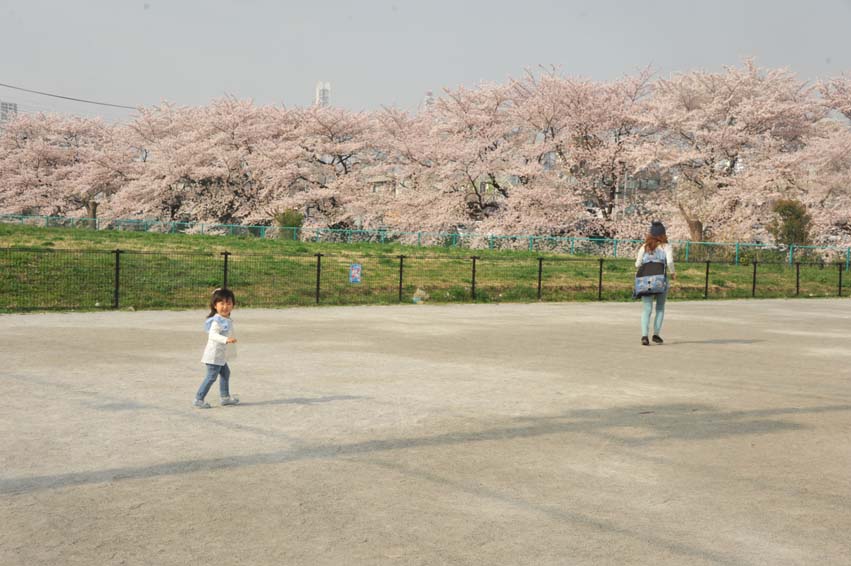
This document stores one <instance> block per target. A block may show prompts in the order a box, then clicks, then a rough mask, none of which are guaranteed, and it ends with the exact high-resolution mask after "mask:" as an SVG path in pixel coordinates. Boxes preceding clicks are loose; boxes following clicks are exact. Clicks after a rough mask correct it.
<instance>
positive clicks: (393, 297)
mask: <svg viewBox="0 0 851 566" xmlns="http://www.w3.org/2000/svg"><path fill="white" fill-rule="evenodd" d="M0 268H2V269H3V273H4V277H2V279H0V310H3V311H5V312H14V311H29V310H49V309H59V310H61V309H71V310H74V309H84V310H96V309H117V308H128V307H133V308H136V309H158V308H197V307H201V308H203V307H204V306H205V305H204V303H205V301H206V297H208V296H209V294H210V292H211V291H212V289H214V288H216V287H222V286H226V287H230V288H232V289H234V291H235V292H236V293H237V297H238V300H239V304H240V305H241V306H248V307H283V306H291V305H315V304H322V305H358V304H392V303H400V302H401V303H404V302H434V303H451V302H530V301H575V300H580V301H589V300H628V299H630V297H631V293H632V285H633V279H634V275H635V266H634V264H633V261H632V260H631V259H623V258H621V259H618V258H602V257H600V258H594V257H557V258H552V257H547V258H534V257H529V258H482V257H477V256H467V257H460V256H422V257H417V256H404V255H386V256H371V257H355V256H351V255H346V254H312V255H311V254H301V255H299V254H290V255H268V254H248V253H245V254H243V253H239V254H236V253H231V252H221V253H179V252H174V253H151V252H136V251H124V250H112V251H79V250H49V249H34V248H4V249H0ZM845 272H846V266H845V264H844V263H843V262H836V263H827V262H798V261H796V262H794V263H793V264H792V265H791V266H790V265H789V264H788V263H787V262H786V261H781V262H759V261H750V262H749V263H741V262H740V263H729V262H725V261H714V260H712V259H707V260H704V261H702V262H697V261H691V262H688V263H686V262H682V263H679V264H678V266H677V280H676V282H675V283H674V284H673V285H672V288H671V291H670V297H671V298H674V299H700V298H748V297H800V296H809V297H830V296H833V297H837V296H838V297H844V296H848V290H847V288H846V287H847V282H846V280H845Z"/></svg>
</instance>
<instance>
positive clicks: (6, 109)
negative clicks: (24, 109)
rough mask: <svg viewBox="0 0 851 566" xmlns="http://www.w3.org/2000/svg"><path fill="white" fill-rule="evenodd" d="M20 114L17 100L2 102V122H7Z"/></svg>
mask: <svg viewBox="0 0 851 566" xmlns="http://www.w3.org/2000/svg"><path fill="white" fill-rule="evenodd" d="M17 115H18V105H17V103H15V102H0V122H6V121H7V120H11V119H12V118H14V117H15V116H17Z"/></svg>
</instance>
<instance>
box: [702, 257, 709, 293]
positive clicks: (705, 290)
mask: <svg viewBox="0 0 851 566" xmlns="http://www.w3.org/2000/svg"><path fill="white" fill-rule="evenodd" d="M703 298H704V299H708V298H709V260H708V259H707V260H706V282H705V283H704V284H703Z"/></svg>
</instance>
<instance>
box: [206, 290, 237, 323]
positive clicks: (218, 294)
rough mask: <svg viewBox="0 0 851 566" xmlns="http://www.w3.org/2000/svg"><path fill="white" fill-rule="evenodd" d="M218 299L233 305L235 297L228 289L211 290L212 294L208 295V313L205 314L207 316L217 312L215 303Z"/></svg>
mask: <svg viewBox="0 0 851 566" xmlns="http://www.w3.org/2000/svg"><path fill="white" fill-rule="evenodd" d="M219 301H230V302H232V303H233V304H234V305H235V304H236V297H235V296H234V294H233V291H231V290H230V289H227V288H225V289H216V290H215V291H213V296H212V297H210V314H208V315H207V318H210V317H211V316H213V315H215V314H217V312H216V303H218V302H219Z"/></svg>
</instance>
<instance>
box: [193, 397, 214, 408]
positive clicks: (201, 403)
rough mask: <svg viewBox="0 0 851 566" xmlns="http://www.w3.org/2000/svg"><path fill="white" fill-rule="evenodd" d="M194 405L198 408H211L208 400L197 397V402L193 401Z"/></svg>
mask: <svg viewBox="0 0 851 566" xmlns="http://www.w3.org/2000/svg"><path fill="white" fill-rule="evenodd" d="M192 406H193V407H195V408H196V409H209V408H210V404H209V403H207V402H206V401H203V400H201V399H195V402H194V403H192Z"/></svg>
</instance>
